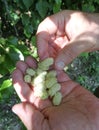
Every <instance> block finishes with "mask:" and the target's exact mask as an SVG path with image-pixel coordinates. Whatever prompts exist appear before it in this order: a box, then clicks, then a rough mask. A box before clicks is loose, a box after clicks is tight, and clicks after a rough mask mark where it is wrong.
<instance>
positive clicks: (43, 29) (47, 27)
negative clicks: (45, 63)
mask: <svg viewBox="0 0 99 130" xmlns="http://www.w3.org/2000/svg"><path fill="white" fill-rule="evenodd" d="M56 28H57V27H56V25H55V23H54V22H53V21H52V20H51V19H50V17H48V18H46V19H45V20H44V21H43V22H41V23H40V25H39V27H38V30H37V46H38V54H39V56H40V58H41V59H44V58H47V57H49V53H48V44H49V40H50V37H51V35H53V34H55V32H56Z"/></svg>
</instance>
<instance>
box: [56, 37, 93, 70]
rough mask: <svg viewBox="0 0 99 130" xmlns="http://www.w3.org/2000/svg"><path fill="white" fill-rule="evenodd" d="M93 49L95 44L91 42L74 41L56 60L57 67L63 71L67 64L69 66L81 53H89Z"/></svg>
mask: <svg viewBox="0 0 99 130" xmlns="http://www.w3.org/2000/svg"><path fill="white" fill-rule="evenodd" d="M92 47H93V44H92V43H91V42H90V41H89V40H79V41H73V42H71V43H70V44H68V45H67V46H65V47H64V48H63V49H62V50H61V51H60V52H59V54H58V56H57V57H56V59H55V67H56V68H57V69H59V70H62V69H63V68H64V67H65V66H66V65H67V64H69V63H70V62H71V61H72V60H73V59H74V58H76V57H77V56H78V55H79V54H80V53H82V52H87V51H88V50H89V49H91V48H92Z"/></svg>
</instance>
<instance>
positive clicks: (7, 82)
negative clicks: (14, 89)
mask: <svg viewBox="0 0 99 130" xmlns="http://www.w3.org/2000/svg"><path fill="white" fill-rule="evenodd" d="M11 85H12V81H11V80H9V79H7V80H5V81H4V82H3V83H2V85H1V87H0V91H2V90H4V89H6V88H8V87H10V86H11Z"/></svg>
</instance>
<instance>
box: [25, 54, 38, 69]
mask: <svg viewBox="0 0 99 130" xmlns="http://www.w3.org/2000/svg"><path fill="white" fill-rule="evenodd" d="M25 62H26V63H27V65H28V66H29V67H31V68H36V67H37V61H36V59H34V58H33V57H31V56H28V57H27V58H26V60H25Z"/></svg>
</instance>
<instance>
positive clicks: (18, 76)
mask: <svg viewBox="0 0 99 130" xmlns="http://www.w3.org/2000/svg"><path fill="white" fill-rule="evenodd" d="M12 80H13V85H14V88H15V90H16V92H17V94H18V96H19V98H20V100H21V101H29V100H30V97H31V96H32V91H31V88H30V87H29V85H28V84H27V83H25V82H24V80H23V74H22V72H21V71H20V70H19V69H16V70H15V71H14V72H13V74H12ZM32 97H33V96H32Z"/></svg>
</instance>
